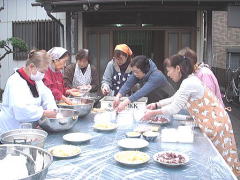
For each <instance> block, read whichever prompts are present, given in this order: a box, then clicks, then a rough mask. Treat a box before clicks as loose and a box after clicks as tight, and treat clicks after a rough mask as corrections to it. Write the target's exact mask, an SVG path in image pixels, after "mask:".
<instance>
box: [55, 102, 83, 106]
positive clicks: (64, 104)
mask: <svg viewBox="0 0 240 180" xmlns="http://www.w3.org/2000/svg"><path fill="white" fill-rule="evenodd" d="M58 105H63V106H74V105H79V104H77V103H71V104H67V103H65V102H60V103H58Z"/></svg>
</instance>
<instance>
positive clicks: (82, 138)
mask: <svg viewBox="0 0 240 180" xmlns="http://www.w3.org/2000/svg"><path fill="white" fill-rule="evenodd" d="M63 139H64V140H65V141H67V142H71V143H81V142H86V141H89V140H90V139H92V136H91V135H90V134H87V133H69V134H65V135H64V136H63Z"/></svg>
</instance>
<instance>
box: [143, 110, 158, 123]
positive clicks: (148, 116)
mask: <svg viewBox="0 0 240 180" xmlns="http://www.w3.org/2000/svg"><path fill="white" fill-rule="evenodd" d="M155 115H156V110H147V111H146V112H145V114H144V116H143V117H142V119H141V120H143V121H147V120H149V119H151V117H153V116H155Z"/></svg>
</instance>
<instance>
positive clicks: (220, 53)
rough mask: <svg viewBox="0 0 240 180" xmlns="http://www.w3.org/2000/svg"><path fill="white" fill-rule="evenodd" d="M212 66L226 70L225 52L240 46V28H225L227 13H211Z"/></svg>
mask: <svg viewBox="0 0 240 180" xmlns="http://www.w3.org/2000/svg"><path fill="white" fill-rule="evenodd" d="M212 23H213V24H212V25H213V27H212V28H213V29H212V30H213V32H212V34H213V36H212V38H213V56H214V59H213V66H214V67H218V68H224V69H225V68H226V60H227V52H226V49H227V48H228V47H231V46H240V28H230V27H228V26H227V11H213V16H212Z"/></svg>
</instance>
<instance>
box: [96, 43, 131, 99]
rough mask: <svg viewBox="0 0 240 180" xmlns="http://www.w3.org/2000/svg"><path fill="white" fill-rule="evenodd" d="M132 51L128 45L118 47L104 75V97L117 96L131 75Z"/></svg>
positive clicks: (102, 88) (102, 86)
mask: <svg viewBox="0 0 240 180" xmlns="http://www.w3.org/2000/svg"><path fill="white" fill-rule="evenodd" d="M131 56H132V50H131V49H130V48H129V47H128V46H127V45H126V44H119V45H116V47H115V49H114V55H113V59H112V60H111V61H110V62H109V63H108V64H107V67H106V69H105V72H104V74H103V80H102V83H101V84H102V85H101V90H102V93H103V95H110V96H115V95H116V94H117V93H118V91H119V90H120V88H121V87H122V85H123V84H124V83H125V82H126V80H127V78H128V77H129V76H130V74H131V67H130V62H131ZM129 93H130V92H128V94H129Z"/></svg>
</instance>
